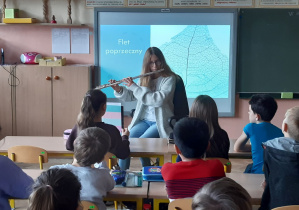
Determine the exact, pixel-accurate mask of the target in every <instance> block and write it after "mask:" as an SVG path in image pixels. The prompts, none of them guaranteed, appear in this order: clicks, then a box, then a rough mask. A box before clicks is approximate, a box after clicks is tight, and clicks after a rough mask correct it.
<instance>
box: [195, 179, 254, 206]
mask: <svg viewBox="0 0 299 210" xmlns="http://www.w3.org/2000/svg"><path fill="white" fill-rule="evenodd" d="M219 209H221V210H251V209H252V206H251V197H250V195H249V193H248V192H247V191H246V190H245V189H244V188H243V187H242V186H241V185H240V184H238V183H237V182H235V181H234V180H232V179H230V178H228V177H223V178H221V179H218V180H216V181H213V182H210V183H208V184H206V185H205V186H203V187H202V188H201V189H200V190H199V191H198V193H196V194H195V195H194V197H193V201H192V210H219Z"/></svg>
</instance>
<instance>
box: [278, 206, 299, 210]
mask: <svg viewBox="0 0 299 210" xmlns="http://www.w3.org/2000/svg"><path fill="white" fill-rule="evenodd" d="M298 209H299V205H291V206H281V207H276V208H274V209H272V210H298Z"/></svg>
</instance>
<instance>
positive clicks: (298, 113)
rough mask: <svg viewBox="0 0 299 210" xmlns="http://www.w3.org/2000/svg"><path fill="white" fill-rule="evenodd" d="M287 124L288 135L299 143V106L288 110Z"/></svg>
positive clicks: (286, 115)
mask: <svg viewBox="0 0 299 210" xmlns="http://www.w3.org/2000/svg"><path fill="white" fill-rule="evenodd" d="M285 123H286V124H287V125H288V134H289V136H290V137H291V138H292V139H294V140H295V141H299V106H295V107H293V108H290V109H288V110H287V112H286V114H285Z"/></svg>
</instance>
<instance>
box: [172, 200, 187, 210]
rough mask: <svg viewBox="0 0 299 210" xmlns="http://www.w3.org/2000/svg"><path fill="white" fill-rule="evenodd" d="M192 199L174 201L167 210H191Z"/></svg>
mask: <svg viewBox="0 0 299 210" xmlns="http://www.w3.org/2000/svg"><path fill="white" fill-rule="evenodd" d="M191 206H192V198H182V199H176V200H174V201H172V202H170V203H169V205H168V210H191V209H192V207H191Z"/></svg>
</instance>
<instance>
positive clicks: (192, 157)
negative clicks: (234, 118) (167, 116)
mask: <svg viewBox="0 0 299 210" xmlns="http://www.w3.org/2000/svg"><path fill="white" fill-rule="evenodd" d="M173 135H174V143H175V145H174V146H175V150H176V153H177V154H178V155H179V156H180V157H181V159H182V161H181V162H178V163H166V164H164V165H163V167H162V176H163V179H164V181H165V182H166V190H167V194H168V197H169V198H170V199H178V198H190V197H193V196H194V195H195V193H196V192H197V191H198V190H199V189H200V188H201V187H202V186H203V185H205V184H206V183H209V182H211V181H214V180H217V179H219V178H222V177H225V173H224V167H223V164H222V163H221V162H220V161H219V160H217V159H215V160H204V159H202V158H203V157H204V154H205V152H206V150H207V148H208V146H209V139H210V137H209V128H208V126H207V124H206V123H205V122H204V121H202V120H200V119H198V118H183V119H181V120H180V121H178V122H177V123H176V124H175V126H174V130H173Z"/></svg>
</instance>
